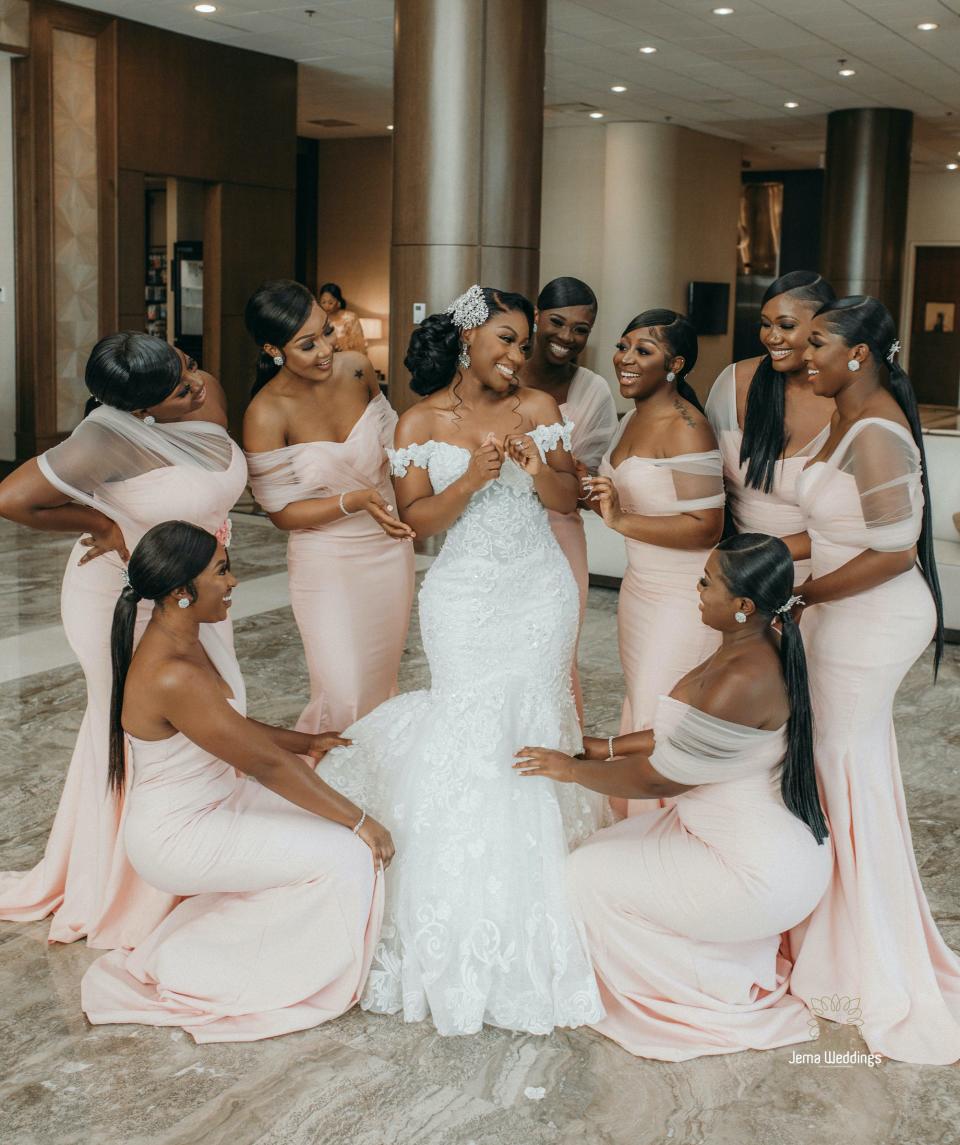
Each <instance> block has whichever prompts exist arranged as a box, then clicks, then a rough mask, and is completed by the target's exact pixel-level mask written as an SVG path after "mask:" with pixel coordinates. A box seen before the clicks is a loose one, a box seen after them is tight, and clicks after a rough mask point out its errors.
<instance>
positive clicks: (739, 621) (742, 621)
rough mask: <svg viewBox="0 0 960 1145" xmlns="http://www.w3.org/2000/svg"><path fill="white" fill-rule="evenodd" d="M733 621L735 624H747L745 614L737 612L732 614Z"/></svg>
mask: <svg viewBox="0 0 960 1145" xmlns="http://www.w3.org/2000/svg"><path fill="white" fill-rule="evenodd" d="M733 619H734V620H735V621H736V622H737V624H746V623H747V614H746V613H745V612H740V611H739V610H738V611H737V612H735V613H734V614H733Z"/></svg>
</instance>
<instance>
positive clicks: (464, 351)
mask: <svg viewBox="0 0 960 1145" xmlns="http://www.w3.org/2000/svg"><path fill="white" fill-rule="evenodd" d="M457 365H458V366H459V367H460V369H461V370H469V369H470V347H469V346H468V345H467V344H466V342H461V343H460V353H459V354H458V355H457Z"/></svg>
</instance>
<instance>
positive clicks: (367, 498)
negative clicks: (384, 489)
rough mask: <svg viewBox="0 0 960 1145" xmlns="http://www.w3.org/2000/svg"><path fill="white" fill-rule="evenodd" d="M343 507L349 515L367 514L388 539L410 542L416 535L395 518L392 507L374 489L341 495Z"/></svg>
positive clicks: (356, 490)
mask: <svg viewBox="0 0 960 1145" xmlns="http://www.w3.org/2000/svg"><path fill="white" fill-rule="evenodd" d="M343 507H344V508H345V509H346V510H347V512H349V513H359V512H361V511H362V512H364V513H369V515H370V516H371V517H372V518H373V519H374V520H375V521H376V522H377V524H378V525H379V526H380V528H381V529H383V531H384V532H385V533H386V534H387V536H388V537H396V539H397V540H398V541H412V540H414V538H415V537H416V533H415V532H414V531H413V529H411V528H410V526H409V525H405V524H404V523H403V521H401V520H399V519H398V518H397V517H395V516H394V515H393V514H394V509H393V506H392V505H388V504H387V502H386V501H384V499H383V498H382V497H381V496H380V494H379V493H378V492H377V490H376V489H372V488H371V489H354V490H353V491H352V492H350V493H344V495H343Z"/></svg>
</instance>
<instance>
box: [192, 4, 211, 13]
mask: <svg viewBox="0 0 960 1145" xmlns="http://www.w3.org/2000/svg"><path fill="white" fill-rule="evenodd" d="M193 10H194V12H202V13H203V14H204V16H206V15H207V14H208V13H210V12H216V10H217V6H216V4H194V6H193Z"/></svg>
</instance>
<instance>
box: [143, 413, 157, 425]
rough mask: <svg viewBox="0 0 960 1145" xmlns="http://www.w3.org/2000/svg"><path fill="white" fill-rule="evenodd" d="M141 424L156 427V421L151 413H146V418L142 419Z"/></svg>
mask: <svg viewBox="0 0 960 1145" xmlns="http://www.w3.org/2000/svg"><path fill="white" fill-rule="evenodd" d="M143 424H144V425H156V424H157V419H156V418H155V417H154V416H153V414H152V413H148V414H147V416H146V417H145V418H144V419H143Z"/></svg>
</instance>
